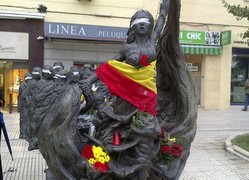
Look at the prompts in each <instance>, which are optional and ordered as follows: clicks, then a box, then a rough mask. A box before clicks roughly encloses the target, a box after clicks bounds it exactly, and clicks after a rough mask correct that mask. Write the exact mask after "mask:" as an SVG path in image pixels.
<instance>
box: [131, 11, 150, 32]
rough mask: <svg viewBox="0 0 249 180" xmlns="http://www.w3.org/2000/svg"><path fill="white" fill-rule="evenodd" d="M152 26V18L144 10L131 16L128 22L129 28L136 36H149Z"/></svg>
mask: <svg viewBox="0 0 249 180" xmlns="http://www.w3.org/2000/svg"><path fill="white" fill-rule="evenodd" d="M153 26H154V18H153V16H152V15H151V13H150V12H148V11H146V10H140V11H137V12H136V13H135V14H134V15H133V16H132V19H131V22H130V28H132V29H133V30H134V31H135V33H137V34H138V35H139V34H141V35H142V34H151V31H152V28H153Z"/></svg>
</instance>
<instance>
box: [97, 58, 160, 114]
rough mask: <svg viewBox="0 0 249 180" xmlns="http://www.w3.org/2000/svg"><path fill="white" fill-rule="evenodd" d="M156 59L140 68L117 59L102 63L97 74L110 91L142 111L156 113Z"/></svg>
mask: <svg viewBox="0 0 249 180" xmlns="http://www.w3.org/2000/svg"><path fill="white" fill-rule="evenodd" d="M155 65H156V61H154V62H152V63H151V65H149V66H144V67H142V68H140V69H136V68H135V67H133V66H131V65H129V64H127V63H124V62H120V61H116V60H110V61H108V62H107V63H105V64H103V65H101V66H100V67H99V68H98V69H97V70H96V74H97V76H98V77H99V79H100V80H101V81H103V82H104V83H105V84H106V86H107V87H108V88H109V90H110V93H111V94H112V95H115V96H119V97H121V98H123V99H125V100H126V101H128V102H129V103H131V104H133V105H134V106H136V107H137V108H138V109H139V110H140V111H142V112H148V113H150V114H152V115H154V116H155V115H156V114H157V111H156V92H157V91H156V83H155V76H156V71H155Z"/></svg>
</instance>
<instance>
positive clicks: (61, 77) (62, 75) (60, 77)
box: [55, 69, 68, 83]
mask: <svg viewBox="0 0 249 180" xmlns="http://www.w3.org/2000/svg"><path fill="white" fill-rule="evenodd" d="M55 78H56V81H57V82H63V83H65V82H67V79H68V71H67V70H65V69H61V70H60V71H59V72H56V73H55Z"/></svg>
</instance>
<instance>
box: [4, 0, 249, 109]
mask: <svg viewBox="0 0 249 180" xmlns="http://www.w3.org/2000/svg"><path fill="white" fill-rule="evenodd" d="M227 2H228V3H230V4H240V5H241V6H244V5H248V3H249V2H246V1H245V0H227ZM42 3H43V4H38V2H37V1H34V0H23V1H16V0H13V1H8V0H2V1H1V2H0V24H1V26H0V33H4V34H3V36H4V37H8V36H10V35H12V36H14V37H15V39H13V40H11V41H9V40H10V39H9V38H7V39H2V41H1V40H0V42H1V51H2V49H5V50H4V51H8V50H6V48H7V49H8V48H10V47H15V48H21V49H20V51H22V52H25V53H24V55H23V56H21V55H17V54H16V55H17V56H18V57H13V56H12V55H13V52H12V53H11V52H5V53H0V76H2V79H3V80H4V82H3V80H2V84H1V85H2V86H1V88H3V89H4V93H5V97H7V98H8V97H10V96H12V94H13V92H14V91H15V92H16V95H15V96H17V95H18V92H17V91H16V90H14V89H17V87H18V85H19V83H20V79H22V78H23V76H24V74H25V73H26V72H28V71H30V70H31V69H32V68H33V67H35V66H40V67H42V66H43V65H44V64H49V65H52V64H53V63H54V62H57V61H60V62H62V63H63V64H64V66H65V68H66V69H69V68H70V67H71V66H73V65H78V66H82V65H84V64H86V63H87V64H94V65H95V66H98V65H99V64H101V63H103V62H105V61H107V60H108V59H111V58H112V57H113V56H114V55H115V54H116V53H117V52H118V51H119V49H120V47H121V46H122V43H123V42H124V40H125V39H126V31H127V28H128V27H129V23H130V18H131V16H132V15H133V14H134V13H135V12H136V11H137V10H139V9H146V10H148V11H150V12H151V13H152V15H153V16H154V18H155V20H156V19H157V16H158V11H159V0H139V1H132V0H126V1H118V0H108V1H107V0H55V1H48V0H44V1H42ZM180 23H181V24H180V27H181V33H180V35H179V36H180V37H179V39H180V43H181V46H182V49H183V52H184V53H185V61H186V65H187V66H188V68H189V70H190V71H191V74H192V77H193V81H194V83H195V87H196V92H197V96H198V102H199V105H200V106H201V107H202V108H204V109H227V108H229V107H230V105H231V104H233V103H237V104H240V103H242V102H243V98H244V94H243V88H242V84H243V81H244V80H245V77H246V74H247V73H248V66H249V65H248V61H249V52H248V51H249V45H248V40H247V39H242V38H241V37H240V34H241V33H242V32H244V31H245V30H247V28H248V21H246V20H241V21H237V20H236V18H235V17H234V16H232V15H231V14H229V13H228V12H227V10H226V8H225V7H223V4H222V3H221V1H217V0H210V1H207V2H203V1H201V0H197V1H194V2H193V1H192V0H185V1H182V10H181V19H180ZM2 25H3V26H2ZM6 33H7V34H6ZM19 36H22V37H21V38H22V39H21V42H23V43H18V42H19V39H18V37H19ZM11 42H12V44H9V43H11ZM16 50H17V49H16ZM15 52H17V51H15ZM3 54H4V56H3ZM1 63H2V64H3V65H1ZM6 63H7V64H6ZM8 64H11V65H8ZM7 65H8V66H7ZM6 69H9V73H11V74H12V76H13V78H11V80H8V79H10V78H8V77H9V75H8V72H7V71H6ZM16 69H17V70H16ZM7 82H8V83H7ZM0 83H1V79H0ZM12 86H13V87H12ZM11 88H12V89H11ZM11 98H12V99H13V98H14V100H11V101H12V103H14V104H15V103H16V101H15V97H11ZM8 103H10V101H8V102H7V104H8Z"/></svg>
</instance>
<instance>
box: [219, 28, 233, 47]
mask: <svg viewBox="0 0 249 180" xmlns="http://www.w3.org/2000/svg"><path fill="white" fill-rule="evenodd" d="M231 36H232V33H231V31H230V30H229V31H223V32H221V45H227V44H231Z"/></svg>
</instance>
